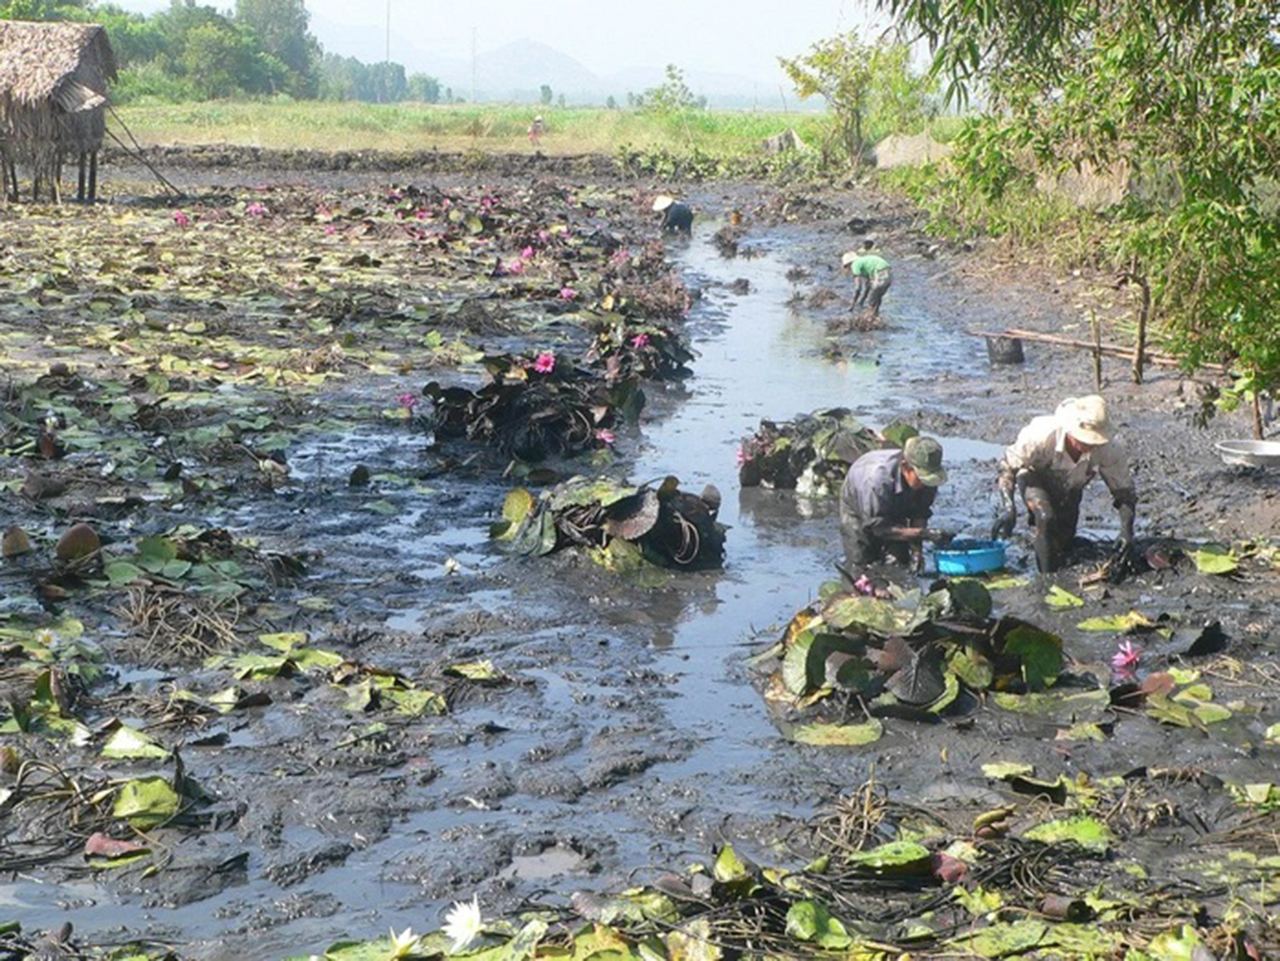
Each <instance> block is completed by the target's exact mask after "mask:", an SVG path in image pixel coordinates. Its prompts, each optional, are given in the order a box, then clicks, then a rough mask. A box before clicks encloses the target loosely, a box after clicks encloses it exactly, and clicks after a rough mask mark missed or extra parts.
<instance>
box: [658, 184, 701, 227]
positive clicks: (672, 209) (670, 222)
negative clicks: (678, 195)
mask: <svg viewBox="0 0 1280 961" xmlns="http://www.w3.org/2000/svg"><path fill="white" fill-rule="evenodd" d="M653 209H654V210H656V211H657V212H658V213H660V214H662V229H663V230H664V231H667V232H670V233H681V234H692V233H693V208H692V207H690V206H689V205H688V204H686V203H682V202H681V201H679V200H676V199H675V198H674V197H668V196H667V195H666V194H659V195H658V196H657V197H655V198H654V199H653Z"/></svg>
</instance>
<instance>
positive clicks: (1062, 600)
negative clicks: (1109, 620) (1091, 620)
mask: <svg viewBox="0 0 1280 961" xmlns="http://www.w3.org/2000/svg"><path fill="white" fill-rule="evenodd" d="M1044 602H1045V603H1046V604H1048V605H1049V606H1050V607H1054V608H1058V609H1059V610H1062V609H1065V608H1069V607H1084V598H1083V597H1077V596H1076V595H1075V594H1072V593H1071V592H1070V591H1068V590H1066V589H1065V588H1061V587H1059V586H1058V585H1057V584H1054V585H1052V586H1051V587H1050V588H1049V593H1048V594H1046V595H1045V598H1044Z"/></svg>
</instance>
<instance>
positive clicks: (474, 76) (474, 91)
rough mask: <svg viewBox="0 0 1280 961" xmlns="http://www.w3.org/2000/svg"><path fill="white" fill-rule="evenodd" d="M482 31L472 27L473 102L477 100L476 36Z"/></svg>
mask: <svg viewBox="0 0 1280 961" xmlns="http://www.w3.org/2000/svg"><path fill="white" fill-rule="evenodd" d="M479 33H480V31H479V30H478V29H477V28H475V27H472V28H471V102H472V103H475V102H476V38H477V36H479Z"/></svg>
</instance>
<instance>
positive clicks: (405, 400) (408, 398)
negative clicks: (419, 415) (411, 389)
mask: <svg viewBox="0 0 1280 961" xmlns="http://www.w3.org/2000/svg"><path fill="white" fill-rule="evenodd" d="M396 403H397V404H399V405H400V406H401V407H403V408H404V409H405V410H407V411H409V413H413V409H414V408H415V407H417V406H418V398H417V395H416V394H408V393H405V394H400V395H398V396H397V397H396Z"/></svg>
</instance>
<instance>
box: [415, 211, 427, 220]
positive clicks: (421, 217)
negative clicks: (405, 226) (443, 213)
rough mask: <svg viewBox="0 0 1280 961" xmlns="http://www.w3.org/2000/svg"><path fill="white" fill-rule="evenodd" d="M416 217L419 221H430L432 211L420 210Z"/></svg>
mask: <svg viewBox="0 0 1280 961" xmlns="http://www.w3.org/2000/svg"><path fill="white" fill-rule="evenodd" d="M414 216H415V217H417V218H418V219H419V220H430V219H431V211H430V210H419V211H418V212H417V213H416V214H414Z"/></svg>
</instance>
